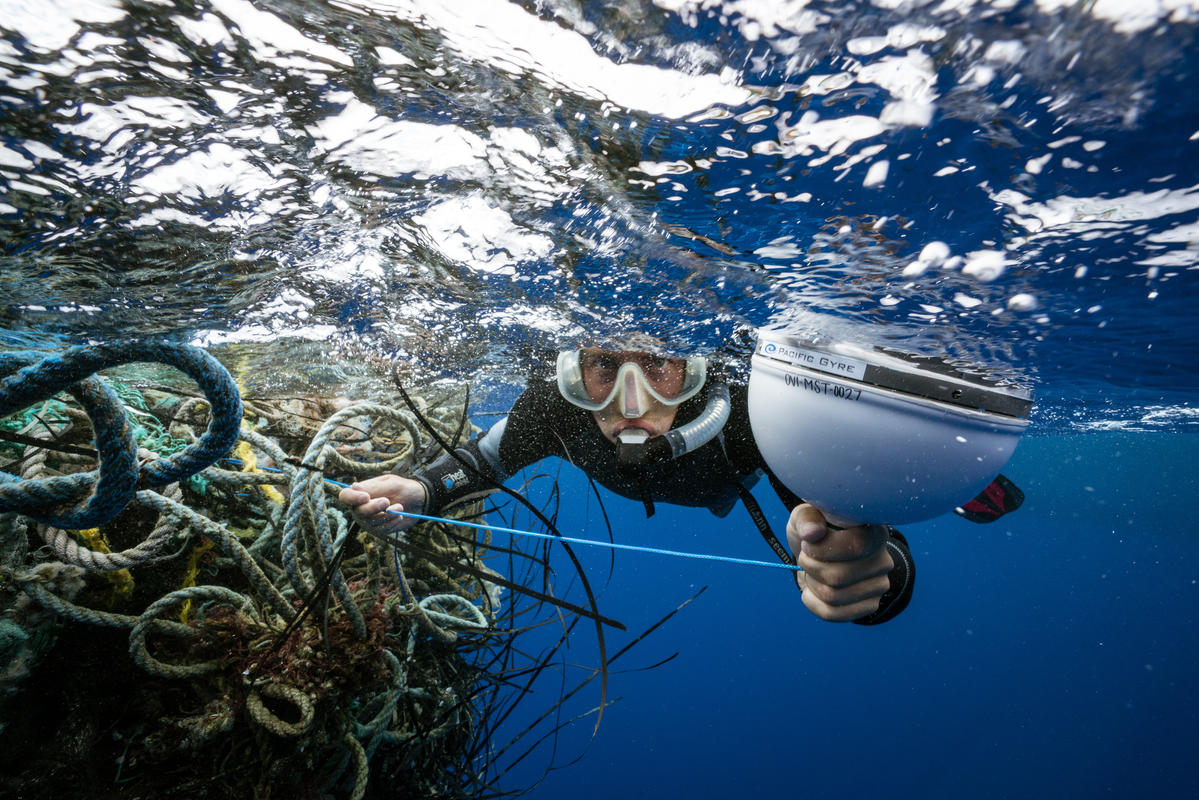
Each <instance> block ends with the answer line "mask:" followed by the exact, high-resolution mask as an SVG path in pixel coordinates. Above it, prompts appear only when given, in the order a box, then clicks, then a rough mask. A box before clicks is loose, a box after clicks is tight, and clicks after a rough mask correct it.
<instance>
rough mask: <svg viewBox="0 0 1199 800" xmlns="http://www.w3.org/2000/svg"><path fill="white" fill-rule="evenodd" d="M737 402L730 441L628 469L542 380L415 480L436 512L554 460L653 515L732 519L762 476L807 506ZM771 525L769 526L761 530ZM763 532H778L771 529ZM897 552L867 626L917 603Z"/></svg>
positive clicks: (685, 414) (586, 416) (740, 392)
mask: <svg viewBox="0 0 1199 800" xmlns="http://www.w3.org/2000/svg"><path fill="white" fill-rule="evenodd" d="M729 395H730V400H731V405H732V408H731V411H730V413H729V419H728V422H727V423H726V424H725V426H724V428H723V430H722V431H721V435H719V436H717V437H716V438H714V439H713V440H712V441H710V442H708V443H707V444H705V445H703V446H702V447H698V448H696V449H695V451H694V452H689V453H685V454H683V455H682V456H680V457H678V458H676V459H673V460H670V461H666V462H662V463H658V464H650V465H647V466H638V467H629V466H624V465H622V464H620V463H619V461H618V460H617V455H616V445H614V444H613V443H612V442H611V441H609V440H608V439H607V438H605V437H604V435H603V433H602V432H601V431H600V429H599V426H598V425H596V423H595V419H594V418H593V417H592V415H591V412H589V411H584V410H583V409H581V408H578V407H577V406H574V405H572V404H571V403H569V402H567V400H566V399H565V398H564V397H562V395H561V394H560V393H559V392H558V388H557V385H556V384H555V383H553V382H551V381H536V382H534V383H532V384H531V385H530V386H529V388H528V389H527V390H526V391H525V392H524V393H523V394H522V395H521V396H520V397H519V398H518V399H517V401H516V403H515V405H514V406H513V407H512V410H511V411H510V412H509V413H508V416H507V417H506V418H505V420H504V421H503V422H500V423H497V424H496V426H494V427H493V428H492V429H491V430H489V431H487V433H485V434H484V435H483V436H481V437H479V438H477V439H472V440H471V441H469V442H467V443H466V445H464V446H463V447H460V448H458V449H457V450H456V451H455V453H454V454H449V453H447V454H445V455H443V456H442V457H441V458H440V459H438V460H437V461H435V462H434V463H433V464H431V465H429V466H428V467H426V468H425V469H422V470H420V471H418V472H417V473H416V474H414V475H412V477H413V478H415V479H416V480H419V481H421V482H422V483H423V484H424V485H425V488H426V489H427V490H428V493H429V507H428V508H427V509H426V513H430V514H436V513H437V512H438V511H440V510H441V509H444V508H446V507H447V506H449V505H452V504H454V503H456V502H460V501H462V500H464V499H466V498H469V497H476V496H478V495H480V494H481V493H486V492H490V491H492V490H493V489H494V488H495V486H496V485H498V483H500V482H501V481H503V480H505V479H506V478H508V477H509V476H511V475H513V474H515V473H516V472H517V471H519V470H521V469H523V468H524V467H527V466H529V465H530V464H534V463H536V462H538V461H540V460H541V459H543V458H546V457H548V456H558V457H560V458H563V459H566V460H567V461H570V462H571V463H572V464H574V465H575V466H577V467H579V468H580V469H582V470H583V471H584V472H586V473H587V475H589V476H590V477H591V478H592V479H593V480H595V481H596V482H597V483H599V484H601V485H603V486H605V487H607V488H608V489H611V490H612V491H614V492H616V493H617V494H620V495H623V496H625V497H628V498H632V499H634V500H639V501H640V502H642V503H643V504H644V505H645V509H646V515H647V516H652V515H653V513H654V504H655V503H659V502H661V503H671V504H674V505H683V506H693V507H702V508H707V509H709V510H710V511H712V513H714V514H716V515H717V516H720V517H723V516H725V515H726V514H728V513H729V511H731V510H732V509H733V507H734V506H736V504H737V501H738V500H739V499H741V498H743V497H746V496H747V495H748V493H747V492H746V491H745V487H746V486H747V485H749V484H751V483H752V482H753V481H754V479H755V478H756V476H758V475H760V474H762V473H765V474H766V475H767V476H769V478H770V481H771V484H772V486H773V487H774V490H775V492H776V494H778V496H779V499H781V500H782V501H783V503H784V504H785V505H786V506H787V509H788V510H790V509H792V508H794V507H795V506H797V505H799V503H800V502H802V501H801V500H800V499H799V498H798V497H796V496H795V495H794V494H793V493H791V492H790V491H789V490H788V489H787V488H786V487H785V486H783V485H782V484H781V483H780V482H779V481H778V480H777V479H776V478H775V477H774V475H773V474H772V473H771V472H770V470H769V469H768V468H767V466H766V463H765V462H764V461H763V459H762V454H761V453H760V452H759V451H758V447H757V445H756V444H755V443H754V437H753V432H752V430H751V428H750V423H749V411H748V404H747V402H746V387H744V386H735V385H731V386H729ZM706 403H707V391H706V390H705V391H703V392H700V393H699V394H698V395H697V396H696V397H693V398H691V399H690V400H687V401H686V402H684V403H682V404H680V405H679V410H678V414H677V415H676V418H675V426H676V427H677V426H680V425H685V424H686V423H688V422H690V421H691V420H693V419H695V418H696V417H697V416H698V415H699V414H700V413H702V411H703V409H704V407H705V405H706ZM497 437H498V441H497V440H496V439H497ZM752 502H753V501H752V498H749V499H747V503H752ZM751 512H752V509H751ZM763 525H764V523H759V527H762V526H763ZM763 533H764V534H767V535H769V533H768V531H766V530H763ZM887 546H888V548H889V550H890V551H891V557H892V560H893V561H894V562H895V567H894V569H892V571H891V572H890V573H889V577H890V579H891V590H889V591H888V592H887V593H886V594H885V595H884V596H883V598H882V601H881V603H880V605H879V610H878V611H876V612H875V613H874V614H871V615H870V616H868V617H866V618H864V619H860V620H857V622H858V623H860V624H864V625H875V624H878V623H880V622H885V621H887V620H888V619H891V618H892V617H894V616H895V615H896V614H898V613H899V612H900V611H902V610H903V609H904V608H905V607H906V606H907V604H908V601H909V599H910V598H911V595H912V587H913V585H914V583H915V577H916V570H915V565H914V563H913V561H912V557H911V553H910V552H909V550H908V546H907V541H906V540H905V539H904V538H903V536H902V535H901V534H900V533H899V532H898V531H896V530H894V529H892V530H891V537H890V539H889V540H888V542H887ZM777 549H778V547H776V550H777Z"/></svg>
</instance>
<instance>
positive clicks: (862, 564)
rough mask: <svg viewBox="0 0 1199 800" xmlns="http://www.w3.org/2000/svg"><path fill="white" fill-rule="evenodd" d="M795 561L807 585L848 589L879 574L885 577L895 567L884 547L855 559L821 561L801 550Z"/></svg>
mask: <svg viewBox="0 0 1199 800" xmlns="http://www.w3.org/2000/svg"><path fill="white" fill-rule="evenodd" d="M796 563H797V564H799V566H800V567H802V568H803V570H804V574H805V575H806V576H807V577H806V580H807V582H808V585H809V586H811V585H812V584H820V585H822V586H827V587H829V588H830V589H848V588H850V587H852V586H855V585H857V584H860V583H862V582H863V581H868V580H871V579H874V578H878V577H880V576H881V577H884V578H885V577H886V576H887V573H889V572H890V571H891V570H892V569H893V568H894V567H895V563H894V560H893V559H892V558H891V553H890V551H889V550H887V548H885V547H884V548H882V549H880V550H877V551H875V552H874V553H871V554H870V555H868V556H866V557H864V558H860V559H857V560H856V561H823V560H821V559H818V558H813V557H812V556H810V555H808V554H807V553H804V552H801V553H800V554H799V557H798V558H797V559H796ZM883 591H886V589H885V588H884V590H883ZM879 594H880V596H881V594H882V593H881V592H880V593H879Z"/></svg>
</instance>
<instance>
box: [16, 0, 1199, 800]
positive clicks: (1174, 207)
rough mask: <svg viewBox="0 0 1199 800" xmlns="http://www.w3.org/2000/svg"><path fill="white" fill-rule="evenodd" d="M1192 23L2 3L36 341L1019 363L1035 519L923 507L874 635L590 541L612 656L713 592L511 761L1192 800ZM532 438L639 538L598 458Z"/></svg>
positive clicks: (859, 10)
mask: <svg viewBox="0 0 1199 800" xmlns="http://www.w3.org/2000/svg"><path fill="white" fill-rule="evenodd" d="M1197 31H1199V6H1197V5H1196V4H1195V3H1194V2H1191V1H1190V0H1153V2H1136V1H1135V0H1095V1H1094V2H1065V0H1026V1H1023V2H1022V1H1020V0H932V1H931V2H922V1H921V0H910V1H907V2H905V1H904V0H874V2H816V1H813V2H807V1H806V0H779V1H778V2H767V1H766V0H656V1H654V2H651V1H650V0H643V1H642V0H623V1H621V0H612V1H611V2H604V1H603V0H600V1H597V2H570V1H569V0H545V2H535V1H534V0H527V1H526V2H505V1H504V0H461V1H456V2H449V1H448V0H443V2H434V1H433V0H426V1H423V2H422V1H421V0H411V1H410V2H409V1H407V0H393V1H391V2H386V1H384V0H378V1H375V0H337V1H336V2H324V1H322V0H280V1H279V2H249V0H208V1H207V2H171V1H170V0H145V1H144V2H118V1H117V0H39V1H37V2H20V1H17V2H13V1H12V0H0V241H2V242H3V248H2V249H0V323H2V328H3V330H2V332H0V337H2V338H0V346H3V347H4V348H5V349H10V348H11V349H16V348H33V349H39V350H46V351H53V350H55V349H59V348H61V347H64V346H67V345H69V344H77V343H84V342H96V341H111V340H120V339H126V338H129V337H133V336H156V337H166V338H171V339H173V340H176V341H182V342H193V343H196V344H200V345H203V346H205V347H208V348H210V349H211V351H212V352H213V353H214V354H216V355H217V356H218V357H220V358H221V359H222V360H223V361H225V362H226V363H227V364H230V365H233V364H240V365H241V370H240V373H239V376H238V377H239V378H240V379H241V380H242V381H243V385H244V386H246V387H247V389H248V390H249V391H252V392H258V393H287V392H293V393H301V394H306V395H319V394H324V393H345V394H346V395H349V396H354V395H359V394H366V393H370V392H371V391H372V388H371V387H368V386H364V385H363V381H365V380H367V378H366V377H365V376H366V375H367V374H368V372H369V370H368V369H367V367H378V366H379V365H383V367H384V368H385V369H391V368H392V367H398V369H399V370H400V373H401V374H402V375H403V376H404V379H405V380H406V381H407V382H408V383H409V385H417V386H437V385H442V384H447V385H448V384H458V383H461V382H469V383H470V384H471V387H472V398H473V406H472V412H473V413H474V415H475V416H474V421H475V422H476V424H479V425H482V426H484V427H486V425H487V424H489V422H490V420H493V419H494V418H495V417H493V416H489V415H492V414H495V413H497V412H502V411H503V410H504V409H505V408H507V407H508V405H509V404H510V403H511V402H512V400H513V399H514V398H515V396H516V395H517V394H518V393H519V390H520V388H521V386H523V384H524V382H525V381H526V379H527V378H528V376H529V375H531V374H537V373H538V372H539V371H540V370H543V369H544V367H545V358H546V356H545V353H547V352H550V353H552V352H553V351H554V350H556V349H561V348H567V347H573V346H577V345H578V343H579V342H581V341H603V340H605V339H606V338H609V337H617V336H620V335H622V334H625V333H628V332H629V331H630V330H636V331H639V332H642V333H646V334H649V335H650V336H653V337H654V338H655V339H656V340H657V341H658V342H659V343H660V345H661V348H662V349H664V350H667V351H670V352H676V353H695V352H698V353H704V354H707V355H709V356H710V357H712V358H713V359H715V360H717V361H719V362H721V363H723V364H725V365H726V366H727V367H728V368H729V370H730V371H731V372H732V374H733V376H734V379H739V378H743V377H744V370H745V369H746V367H747V361H748V356H749V353H750V352H751V349H752V342H753V331H754V330H755V329H757V328H760V327H770V328H776V329H784V330H788V331H792V332H795V333H798V334H815V333H819V334H822V335H825V336H829V337H833V338H837V339H842V340H847V341H852V342H856V343H861V344H868V345H886V346H889V347H896V348H900V349H905V350H911V351H914V352H919V353H923V354H927V355H938V356H945V357H948V358H950V359H954V360H958V361H961V362H965V363H970V364H975V365H978V366H980V367H981V368H983V369H986V370H987V371H990V372H992V373H994V374H996V375H998V376H1001V377H1003V378H1005V379H1008V380H1012V381H1016V382H1018V383H1021V384H1023V385H1026V386H1028V387H1030V388H1031V389H1032V391H1033V393H1034V397H1035V399H1036V402H1037V406H1036V409H1035V411H1034V414H1033V425H1032V427H1031V429H1030V432H1029V433H1028V435H1027V436H1026V437H1025V439H1024V441H1023V442H1022V443H1021V444H1020V446H1019V448H1018V449H1017V451H1016V455H1015V457H1014V459H1013V461H1012V462H1011V464H1009V465H1008V467H1007V468H1006V469H1005V473H1006V474H1007V475H1009V476H1010V477H1011V478H1012V479H1014V480H1015V481H1016V483H1018V484H1019V485H1020V486H1021V488H1022V489H1023V490H1024V491H1025V493H1026V495H1027V501H1026V503H1025V505H1024V507H1023V508H1022V509H1021V510H1020V511H1019V512H1017V513H1015V514H1012V515H1010V516H1008V517H1005V518H1003V519H1002V520H1000V521H999V522H996V523H994V524H991V525H986V526H975V525H970V524H969V523H966V522H965V521H963V520H961V519H958V518H957V517H954V516H952V515H948V516H945V517H941V518H938V519H936V520H933V521H930V522H926V523H921V524H917V525H911V526H906V527H905V528H904V532H905V534H906V535H907V537H908V540H909V542H911V545H912V551H913V554H914V555H915V557H916V561H917V569H918V578H917V587H916V595H915V598H914V599H913V601H912V604H911V606H910V607H909V608H908V609H907V610H906V611H905V612H904V613H903V614H902V615H901V616H900V617H898V618H897V619H895V620H894V621H892V622H890V623H888V624H886V625H884V626H881V627H878V628H860V627H858V626H844V625H830V624H827V623H822V622H820V621H819V620H817V619H815V618H814V617H812V616H811V615H810V614H809V613H808V612H806V610H804V609H803V607H802V605H801V604H800V602H799V597H798V594H797V593H796V592H795V590H794V588H792V587H791V586H790V585H789V581H788V579H787V577H786V575H785V574H783V573H780V572H779V571H776V570H762V569H755V568H752V567H745V566H737V565H730V564H714V563H709V562H702V561H690V560H687V561H683V560H675V559H669V558H666V557H662V556H656V555H649V554H629V553H619V554H617V555H616V556H615V557H614V558H613V557H610V556H609V554H608V553H606V552H604V551H590V552H580V557H581V558H583V559H584V560H585V565H586V566H587V567H588V569H589V571H590V572H591V573H592V574H593V576H597V577H593V582H594V583H596V584H597V585H601V586H604V591H603V593H602V595H601V597H600V607H601V610H602V611H603V613H604V614H605V615H607V616H609V617H614V618H616V619H619V620H621V621H622V622H624V623H625V624H626V625H627V626H628V628H629V633H628V634H622V636H627V639H621V638H620V637H619V636H616V635H613V637H612V639H611V640H610V642H609V653H611V651H612V650H613V649H615V648H617V647H619V646H622V645H623V644H624V643H627V641H628V640H631V639H632V638H633V637H634V636H635V635H636V633H637V632H640V631H642V630H644V629H645V628H647V627H649V626H651V625H653V624H654V623H655V622H657V621H658V620H659V619H660V618H662V617H663V616H664V615H666V614H668V613H669V612H670V611H672V610H673V609H675V608H676V607H678V606H679V605H680V604H681V603H683V602H684V601H686V600H688V598H690V597H692V596H693V595H695V593H696V592H697V591H699V590H700V589H701V588H702V587H705V586H706V587H707V589H706V590H705V591H704V592H703V594H702V595H700V596H699V597H698V598H696V599H695V600H694V601H693V602H691V603H689V604H688V605H686V607H685V608H683V609H682V610H681V611H680V612H679V613H678V614H676V615H675V616H674V617H673V618H671V619H670V620H669V621H668V622H667V623H666V624H665V625H663V626H662V627H661V628H660V629H658V630H656V631H654V633H653V634H652V635H650V636H648V637H647V638H646V639H645V640H644V641H642V642H639V643H638V644H637V645H636V647H635V648H633V649H631V650H630V651H629V653H628V654H627V655H625V656H623V657H622V658H621V661H620V662H618V663H617V664H613V666H612V671H613V674H612V676H611V678H610V686H609V696H608V700H609V701H610V700H612V699H613V698H614V697H619V698H620V699H619V701H618V702H616V703H614V704H613V705H610V706H608V707H607V708H606V709H605V713H604V716H603V720H602V724H601V725H600V727H599V729H598V731H595V732H594V733H593V727H594V719H595V715H594V714H587V712H589V711H591V710H592V709H594V708H595V706H596V705H598V703H599V702H600V700H599V691H598V688H597V687H595V686H589V687H588V688H585V689H584V690H582V691H581V692H580V693H579V694H577V695H575V696H574V697H572V698H571V700H570V702H569V703H568V704H567V705H565V706H564V707H563V709H562V711H561V721H563V722H566V721H567V720H569V719H570V718H571V717H573V716H575V715H584V716H581V718H580V719H578V720H577V721H575V722H570V723H568V724H566V725H564V726H563V727H562V728H561V729H560V730H559V731H558V732H557V735H556V736H554V737H551V738H550V739H548V740H547V741H546V742H545V743H544V745H543V747H542V748H540V749H539V750H538V751H537V752H536V753H534V754H533V755H530V756H529V757H528V758H526V759H525V760H524V761H522V762H521V763H520V764H518V765H517V767H516V768H514V769H513V771H512V772H510V773H508V775H507V776H506V777H505V784H510V785H511V788H521V787H527V786H531V785H534V784H537V783H538V781H541V783H540V784H539V785H537V787H536V788H535V789H534V790H533V792H532V793H531V795H530V796H532V797H543V798H548V797H563V796H574V797H610V796H612V795H613V794H616V793H620V794H622V795H629V796H634V797H686V796H699V797H707V796H724V795H738V796H740V795H757V794H759V793H765V792H774V791H785V792H792V793H803V794H804V795H806V796H811V797H824V796H833V795H838V796H840V795H845V794H854V795H861V796H871V797H952V796H964V795H969V796H973V797H981V798H991V797H995V798H1000V797H1015V796H1049V795H1058V796H1067V797H1099V796H1119V795H1121V794H1133V793H1136V794H1137V795H1138V796H1156V797H1180V798H1181V797H1193V796H1195V795H1196V793H1197V792H1199V777H1197V776H1196V775H1195V773H1194V770H1193V769H1191V768H1190V767H1189V766H1188V763H1189V760H1190V756H1191V753H1192V752H1193V750H1194V745H1195V743H1196V741H1199V704H1197V697H1196V694H1197V692H1196V688H1195V685H1194V679H1193V672H1194V666H1195V665H1196V664H1197V663H1199V637H1197V636H1196V633H1195V630H1196V614H1197V612H1196V608H1197V607H1199V582H1197V581H1199V570H1197V569H1196V566H1195V565H1196V564H1197V563H1199V524H1196V522H1195V521H1194V518H1193V508H1194V507H1195V506H1196V504H1197V502H1199V481H1197V479H1196V478H1195V475H1194V465H1195V453H1196V446H1195V445H1196V435H1197V434H1199V410H1197V409H1196V389H1197V387H1199V347H1197V346H1196V343H1197V338H1199V337H1197V334H1199V325H1197V315H1196V312H1195V303H1196V302H1197V301H1199V288H1197V287H1199V158H1197V157H1199V108H1197V107H1196V105H1195V103H1194V102H1193V99H1192V98H1193V87H1194V85H1195V80H1196V78H1197V77H1199V49H1197V47H1196V45H1197V40H1196V33H1197ZM531 474H534V475H537V476H541V475H545V476H548V479H543V478H540V477H537V478H534V479H533V480H532V484H531V486H530V488H529V493H530V495H531V496H532V497H533V498H534V499H535V500H537V501H539V502H541V501H547V498H550V497H553V495H551V494H550V489H549V488H548V486H547V484H549V483H551V482H552V481H556V483H557V486H558V492H559V494H558V495H557V498H558V502H559V505H560V509H559V510H560V513H559V517H558V527H559V529H560V530H562V531H563V532H564V533H566V534H568V535H573V536H581V537H586V538H593V539H600V538H604V537H605V536H606V530H605V527H604V525H603V522H602V518H601V514H600V511H599V507H598V503H597V500H596V498H595V497H593V496H591V494H590V489H589V488H588V487H587V485H586V482H585V480H584V479H583V477H582V476H581V475H579V474H578V473H577V471H575V470H573V468H571V467H570V466H569V465H564V464H558V463H556V462H555V463H546V464H542V465H539V466H538V467H536V468H533V469H532V470H531ZM519 484H520V482H519V481H518V480H514V481H513V485H514V486H516V485H519ZM755 494H756V495H757V496H758V499H759V500H760V502H761V503H762V505H763V507H764V508H765V509H766V510H767V511H768V513H769V514H770V515H771V519H772V522H773V523H774V525H775V527H776V529H777V530H781V529H782V526H783V524H784V521H785V515H784V513H783V509H782V507H781V505H780V504H779V503H778V502H777V500H776V499H775V498H773V497H772V496H770V490H769V489H768V488H766V487H764V486H759V487H757V488H756V489H755ZM603 503H604V506H605V508H606V512H607V514H608V517H609V518H610V519H611V521H612V529H613V533H614V536H615V537H616V540H617V541H619V542H625V543H631V544H645V545H652V546H657V547H664V548H668V549H675V550H687V551H694V552H710V553H720V554H724V555H730V556H737V557H742V558H760V559H766V558H768V557H769V553H768V552H766V550H765V548H764V547H762V545H761V544H760V542H759V537H758V535H757V533H756V531H755V530H754V528H753V526H752V523H751V522H750V520H749V518H748V515H746V514H745V513H744V511H743V510H742V509H735V510H734V511H733V513H732V514H731V515H730V516H729V517H727V518H725V519H723V520H718V519H716V518H714V517H712V516H711V515H710V514H708V513H707V512H704V511H695V510H688V509H678V508H669V507H664V506H659V508H658V514H657V515H656V516H655V517H654V518H653V519H652V520H649V521H647V520H646V519H645V518H644V512H643V509H642V507H641V506H640V504H635V503H631V502H628V501H625V500H623V499H621V498H618V497H614V496H611V495H608V494H605V495H604V496H603ZM609 571H610V572H611V575H610V578H609ZM559 576H560V577H561V579H562V581H563V584H564V585H563V586H562V587H561V588H563V589H565V590H569V588H570V583H569V573H568V572H565V571H561V572H559ZM547 635H548V634H547ZM589 635H590V633H589V632H587V631H584V630H583V628H580V629H579V630H578V631H576V632H575V633H574V635H573V636H572V638H571V644H570V649H569V652H568V653H567V657H566V659H565V661H566V663H564V664H562V665H559V666H558V667H556V668H555V671H554V675H553V679H552V680H549V681H545V682H542V683H540V684H539V685H538V689H537V691H538V692H539V693H544V695H545V697H546V700H545V704H544V705H543V706H542V707H541V708H534V707H533V705H536V704H532V705H529V706H527V707H526V708H525V709H522V713H528V714H529V715H531V716H530V717H529V718H528V719H525V718H522V717H521V715H520V714H516V715H514V716H513V717H512V718H511V719H510V720H508V721H507V723H506V724H507V725H508V726H509V727H510V729H511V730H510V731H509V730H507V729H504V730H501V731H499V732H497V734H496V737H495V738H496V740H497V742H499V741H502V740H503V739H504V737H505V735H514V734H515V733H516V732H519V731H520V730H521V729H522V728H523V726H524V725H525V724H527V723H528V722H529V721H531V720H532V719H533V718H535V717H536V716H538V714H539V713H540V711H541V710H543V709H544V708H545V707H548V706H549V705H552V704H553V703H554V702H556V700H557V698H558V695H559V694H560V692H561V691H562V689H563V687H567V688H569V687H570V686H573V685H574V683H575V682H577V681H578V680H579V679H581V677H585V676H586V675H587V674H588V670H591V669H593V668H594V667H595V665H596V663H597V659H598V654H597V653H596V651H595V643H594V641H593V640H594V637H593V636H591V638H588V637H589ZM676 653H677V656H675V654H676ZM671 656H674V657H673V658H672V659H671ZM664 659H671V660H669V661H667V662H666V663H661V664H660V665H658V666H656V667H655V668H653V669H648V670H645V669H641V668H644V667H649V666H651V665H656V664H659V662H662V661H663V660H664ZM572 762H573V763H572ZM551 763H552V764H554V765H555V766H557V767H559V768H557V769H554V770H553V771H551V772H549V773H548V775H547V774H545V770H546V768H547V766H548V765H549V764H551Z"/></svg>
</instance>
